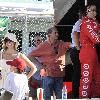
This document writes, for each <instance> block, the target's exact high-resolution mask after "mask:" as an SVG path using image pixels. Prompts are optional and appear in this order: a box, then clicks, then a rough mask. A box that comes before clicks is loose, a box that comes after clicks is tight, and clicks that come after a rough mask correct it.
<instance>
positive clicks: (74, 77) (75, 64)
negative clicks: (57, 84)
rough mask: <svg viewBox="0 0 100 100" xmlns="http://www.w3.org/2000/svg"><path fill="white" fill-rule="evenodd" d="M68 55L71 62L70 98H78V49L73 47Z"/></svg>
mask: <svg viewBox="0 0 100 100" xmlns="http://www.w3.org/2000/svg"><path fill="white" fill-rule="evenodd" d="M70 57H71V60H72V63H73V73H72V98H73V99H75V98H79V85H80V78H81V65H80V61H79V50H77V49H76V48H75V47H73V48H71V49H70Z"/></svg>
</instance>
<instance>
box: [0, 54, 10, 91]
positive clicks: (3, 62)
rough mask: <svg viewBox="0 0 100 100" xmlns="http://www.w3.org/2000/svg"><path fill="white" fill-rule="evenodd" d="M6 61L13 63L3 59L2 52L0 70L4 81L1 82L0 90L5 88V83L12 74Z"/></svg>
mask: <svg viewBox="0 0 100 100" xmlns="http://www.w3.org/2000/svg"><path fill="white" fill-rule="evenodd" d="M6 61H11V60H5V59H3V54H2V52H1V57H0V70H1V76H2V79H1V80H0V89H1V88H3V85H4V81H5V79H6V77H7V75H8V73H9V72H10V66H9V65H7V64H6Z"/></svg>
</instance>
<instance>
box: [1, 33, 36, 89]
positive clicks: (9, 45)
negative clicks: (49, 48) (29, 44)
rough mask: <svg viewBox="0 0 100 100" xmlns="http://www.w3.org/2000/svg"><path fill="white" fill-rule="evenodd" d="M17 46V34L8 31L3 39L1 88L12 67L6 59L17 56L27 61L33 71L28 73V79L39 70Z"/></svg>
mask: <svg viewBox="0 0 100 100" xmlns="http://www.w3.org/2000/svg"><path fill="white" fill-rule="evenodd" d="M17 46H18V41H17V39H16V35H14V34H12V33H7V34H6V35H5V38H4V41H3V50H2V51H1V52H0V69H1V75H2V76H1V80H0V89H1V88H2V87H3V85H4V81H5V79H6V77H7V74H8V73H9V72H10V68H9V66H8V65H7V64H6V61H10V60H14V59H15V58H17V57H19V58H22V59H23V60H24V61H25V62H26V64H27V66H29V67H30V68H31V71H30V72H29V73H28V75H27V78H28V79H29V78H30V77H31V76H32V75H33V74H34V73H35V72H36V70H37V68H36V67H35V65H34V64H33V63H32V62H31V61H30V60H29V59H28V58H27V57H26V56H25V55H24V54H22V53H20V52H18V51H17Z"/></svg>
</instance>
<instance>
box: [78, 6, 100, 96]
mask: <svg viewBox="0 0 100 100" xmlns="http://www.w3.org/2000/svg"><path fill="white" fill-rule="evenodd" d="M95 17H96V6H95V5H93V4H92V5H88V6H87V7H86V16H85V17H84V18H83V20H82V25H81V31H80V43H81V49H80V62H81V75H82V77H81V81H80V98H93V97H100V87H99V88H97V87H93V86H95V85H96V84H97V83H98V81H99V78H98V75H100V69H99V68H100V66H99V63H98V57H97V53H96V48H95V44H98V43H100V35H99V32H98V31H99V30H100V26H99V24H98V22H97V20H96V18H95ZM97 69H99V71H98V70H97ZM94 84H95V85H94ZM99 86H100V83H99ZM94 89H97V90H96V91H97V92H95V91H94Z"/></svg>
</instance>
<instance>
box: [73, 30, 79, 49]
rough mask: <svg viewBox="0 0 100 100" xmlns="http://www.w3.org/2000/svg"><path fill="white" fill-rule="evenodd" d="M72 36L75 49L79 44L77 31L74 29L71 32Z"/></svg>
mask: <svg viewBox="0 0 100 100" xmlns="http://www.w3.org/2000/svg"><path fill="white" fill-rule="evenodd" d="M73 38H74V43H75V46H76V47H77V49H79V47H80V45H79V41H80V40H79V32H76V31H74V33H73Z"/></svg>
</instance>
